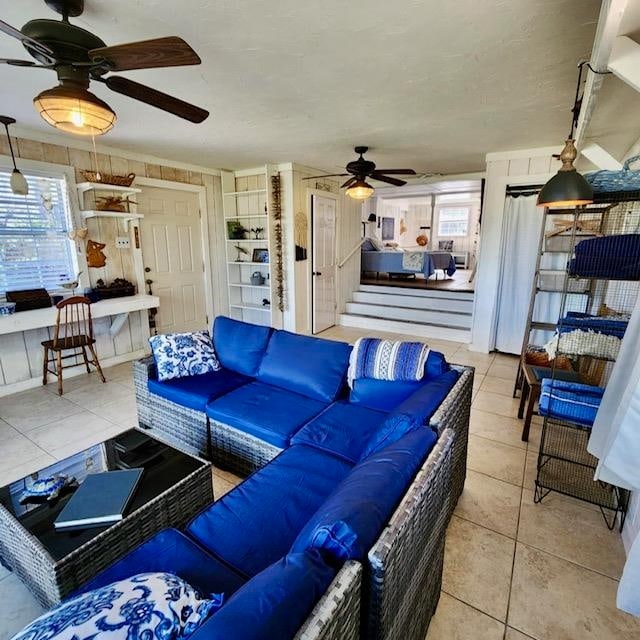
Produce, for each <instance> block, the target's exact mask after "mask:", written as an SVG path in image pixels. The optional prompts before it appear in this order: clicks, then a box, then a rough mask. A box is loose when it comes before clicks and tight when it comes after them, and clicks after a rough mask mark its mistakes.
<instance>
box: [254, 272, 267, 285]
mask: <svg viewBox="0 0 640 640" xmlns="http://www.w3.org/2000/svg"><path fill="white" fill-rule="evenodd" d="M251 284H252V285H254V286H257V287H259V286H261V285H263V284H264V276H263V275H262V274H261V273H260V272H259V271H254V272H253V273H252V274H251Z"/></svg>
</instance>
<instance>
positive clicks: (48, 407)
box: [0, 387, 82, 433]
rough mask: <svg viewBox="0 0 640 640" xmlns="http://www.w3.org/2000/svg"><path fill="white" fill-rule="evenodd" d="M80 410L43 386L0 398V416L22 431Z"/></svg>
mask: <svg viewBox="0 0 640 640" xmlns="http://www.w3.org/2000/svg"><path fill="white" fill-rule="evenodd" d="M80 411H82V409H81V408H80V407H78V406H77V405H76V404H74V403H73V402H71V401H69V400H68V399H67V398H64V397H62V398H61V397H60V396H58V395H57V394H56V395H53V394H51V393H49V392H48V391H46V390H45V389H44V388H43V387H38V388H37V389H31V390H30V391H24V392H22V393H16V394H13V395H10V396H5V397H4V398H0V418H2V419H3V420H6V421H7V422H8V423H9V424H10V425H11V426H13V427H15V428H16V429H18V430H19V431H22V432H23V433H24V432H27V431H29V430H31V429H35V428H36V427H40V426H42V425H45V424H48V423H49V422H54V421H55V420H60V419H61V418H66V417H68V416H72V415H73V414H75V413H79V412H80Z"/></svg>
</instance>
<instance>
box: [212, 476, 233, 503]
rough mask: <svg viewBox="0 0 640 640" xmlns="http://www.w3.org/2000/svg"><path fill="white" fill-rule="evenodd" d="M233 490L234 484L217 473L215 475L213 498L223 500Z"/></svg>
mask: <svg viewBox="0 0 640 640" xmlns="http://www.w3.org/2000/svg"><path fill="white" fill-rule="evenodd" d="M233 488H235V485H234V484H232V483H231V482H229V481H227V480H225V479H224V478H221V477H220V476H218V475H216V474H215V473H214V474H213V496H214V498H215V499H216V500H219V499H220V498H222V496H223V495H225V493H229V491H231V489H233Z"/></svg>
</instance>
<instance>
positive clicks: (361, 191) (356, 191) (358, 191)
mask: <svg viewBox="0 0 640 640" xmlns="http://www.w3.org/2000/svg"><path fill="white" fill-rule="evenodd" d="M374 192H375V189H374V188H373V187H372V186H371V185H370V184H368V183H367V182H366V181H365V180H356V181H355V182H354V183H353V184H352V185H351V186H350V187H348V188H347V191H346V194H347V195H348V196H349V197H350V198H353V199H354V200H367V198H370V197H371V196H372V195H373V194H374Z"/></svg>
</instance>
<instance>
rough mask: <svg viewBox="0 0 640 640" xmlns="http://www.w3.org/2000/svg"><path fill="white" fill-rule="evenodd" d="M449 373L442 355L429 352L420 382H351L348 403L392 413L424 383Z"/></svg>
mask: <svg viewBox="0 0 640 640" xmlns="http://www.w3.org/2000/svg"><path fill="white" fill-rule="evenodd" d="M447 371H449V365H448V363H447V361H446V360H445V358H444V355H443V354H442V353H440V352H439V351H429V355H428V357H427V362H426V363H425V371H424V377H423V378H422V380H419V381H418V380H396V381H393V382H389V381H387V380H375V379H374V378H359V379H358V380H354V381H353V389H351V392H350V394H349V402H351V403H352V404H361V405H364V406H365V407H369V408H370V409H378V410H380V411H393V410H394V409H395V408H396V407H397V406H398V405H399V404H400V403H401V402H404V401H405V400H406V399H407V398H408V397H409V396H410V395H411V394H413V393H414V392H415V391H417V390H418V389H419V388H420V387H422V386H423V385H424V384H425V382H429V381H430V380H432V379H433V378H436V377H437V376H440V375H441V374H443V373H446V372H447Z"/></svg>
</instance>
